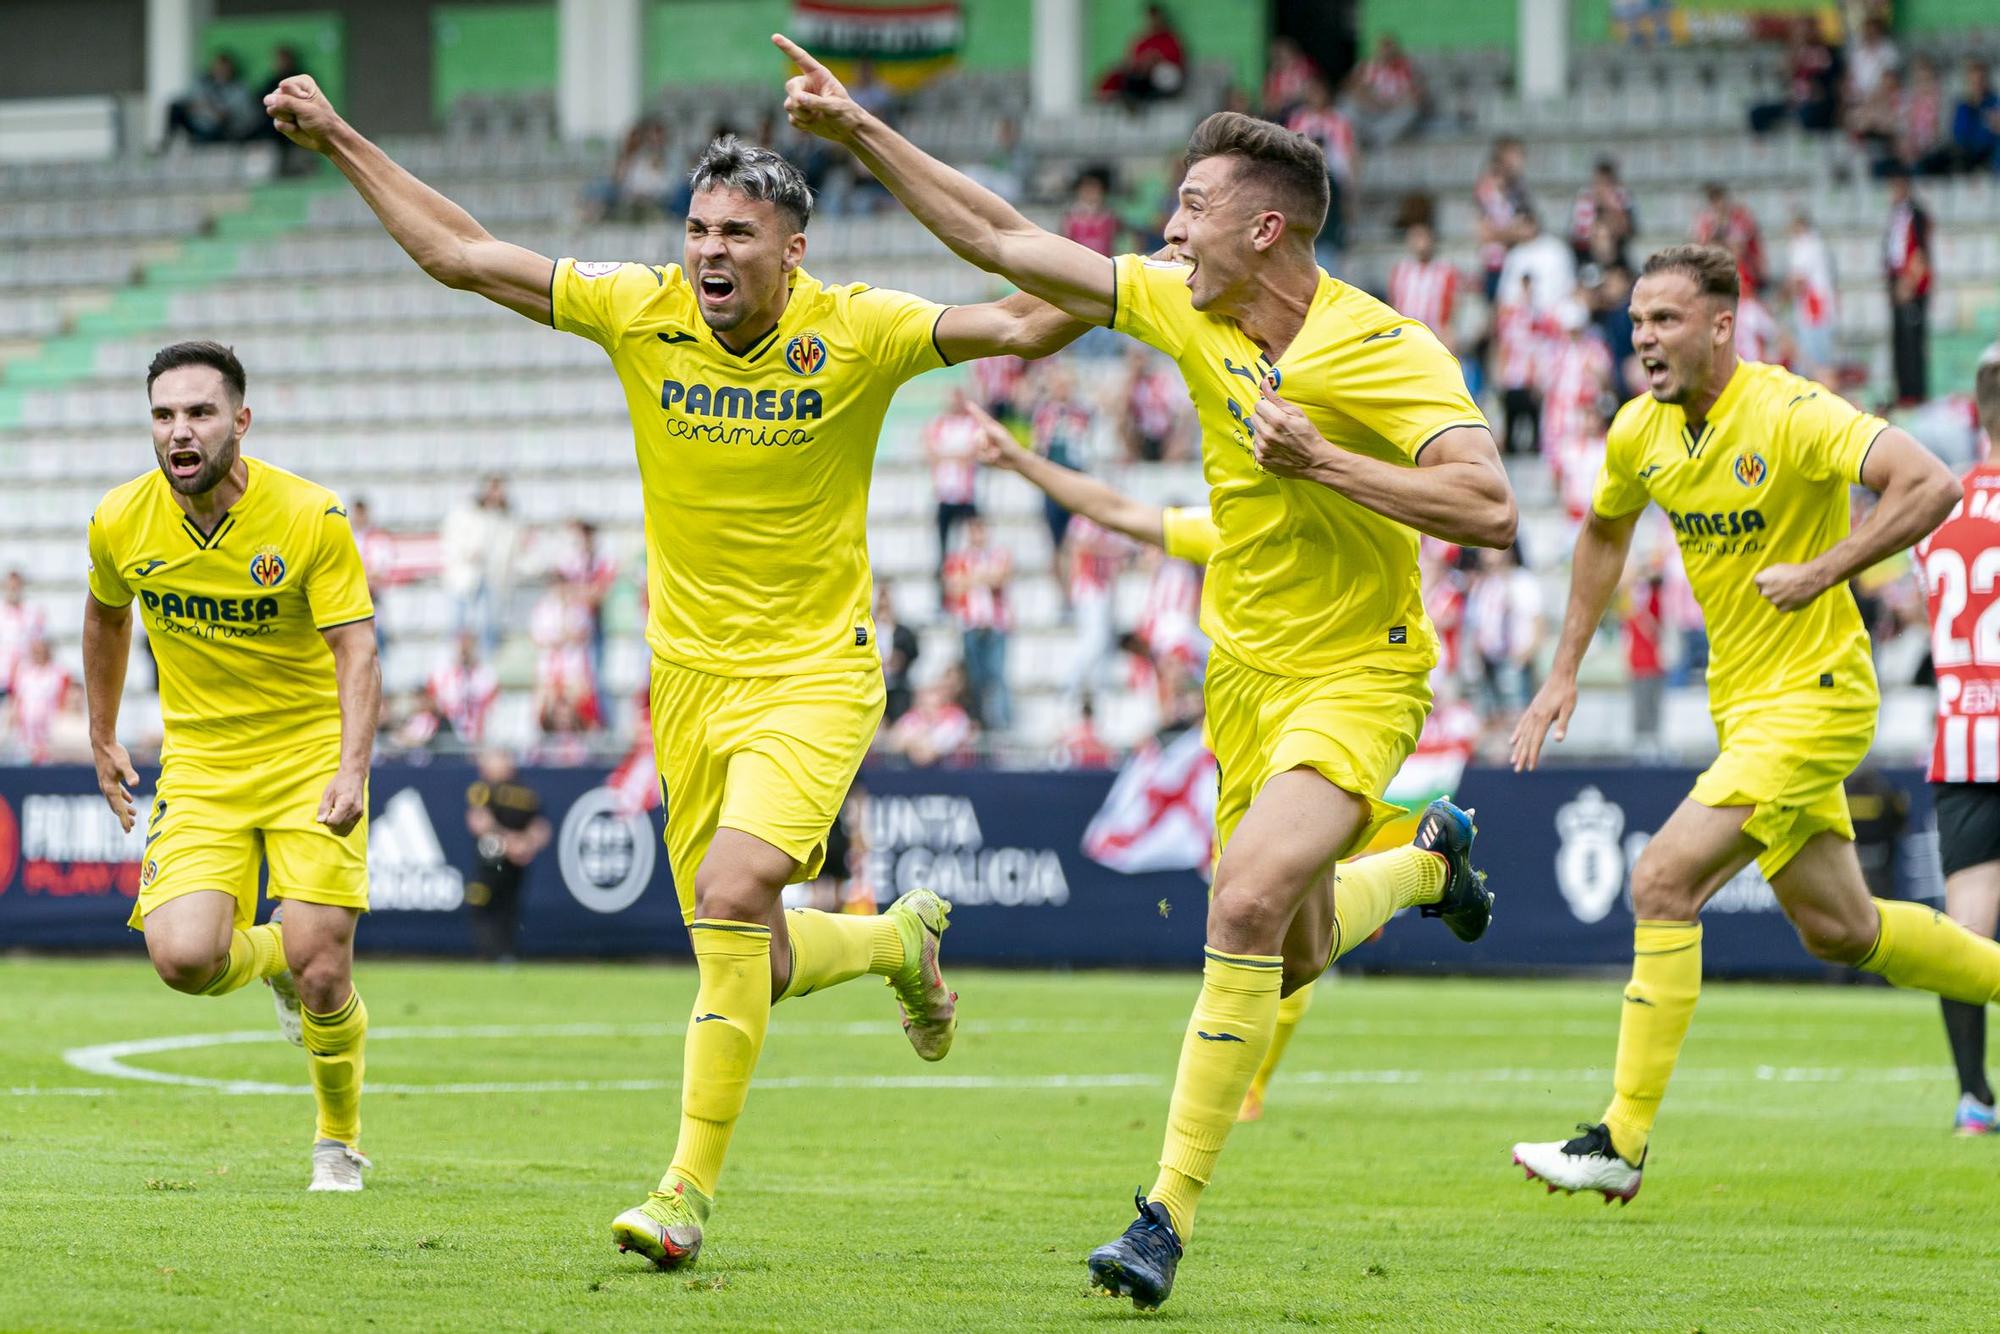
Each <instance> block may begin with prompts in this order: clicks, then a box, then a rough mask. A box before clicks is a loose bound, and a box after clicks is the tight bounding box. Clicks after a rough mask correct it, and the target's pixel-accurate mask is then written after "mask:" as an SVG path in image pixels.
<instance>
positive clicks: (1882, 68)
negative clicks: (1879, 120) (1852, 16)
mask: <svg viewBox="0 0 2000 1334" xmlns="http://www.w3.org/2000/svg"><path fill="white" fill-rule="evenodd" d="M1902 64H1903V54H1902V52H1900V51H1898V50H1897V49H1896V44H1895V43H1894V42H1893V41H1891V40H1890V39H1889V24H1888V22H1887V21H1886V20H1885V19H1883V18H1882V17H1881V16H1880V15H1878V14H1871V15H1869V16H1868V17H1867V18H1865V19H1863V20H1862V21H1861V35H1860V36H1859V37H1857V38H1856V39H1855V40H1854V42H1853V44H1852V45H1851V46H1850V47H1849V48H1848V52H1847V106H1848V111H1849V113H1850V114H1852V112H1853V111H1854V109H1855V108H1857V107H1860V106H1865V105H1867V104H1869V103H1870V102H1872V101H1874V100H1875V99H1876V98H1877V97H1878V96H1879V94H1880V93H1881V90H1882V80H1883V77H1884V76H1885V75H1889V74H1893V73H1895V72H1897V71H1898V70H1900V69H1901V68H1902Z"/></svg>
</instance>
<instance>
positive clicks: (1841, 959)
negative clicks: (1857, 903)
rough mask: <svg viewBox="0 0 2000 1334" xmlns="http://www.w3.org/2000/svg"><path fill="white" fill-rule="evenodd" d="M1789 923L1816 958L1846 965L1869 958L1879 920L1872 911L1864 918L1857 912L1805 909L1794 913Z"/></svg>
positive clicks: (1879, 930) (1879, 923)
mask: <svg viewBox="0 0 2000 1334" xmlns="http://www.w3.org/2000/svg"><path fill="white" fill-rule="evenodd" d="M1792 926H1793V927H1794V928H1796V929H1797V931H1798V933H1799V942H1800V943H1801V944H1803V945H1804V946H1805V947H1806V952H1807V953H1809V954H1811V955H1812V956H1813V957H1814V958H1815V959H1824V960H1825V961H1826V962H1828V963H1842V964H1849V965H1852V964H1857V963H1860V962H1861V961H1862V960H1863V959H1865V958H1867V957H1868V952H1869V951H1870V950H1872V949H1874V948H1875V939H1876V937H1877V936H1878V935H1879V934H1880V932H1881V922H1880V920H1879V919H1877V918H1876V917H1874V915H1873V914H1872V913H1871V914H1869V915H1868V917H1867V919H1866V920H1864V919H1863V918H1862V917H1861V916H1860V915H1858V914H1835V913H1828V912H1821V911H1817V910H1807V911H1804V912H1799V913H1796V914H1794V915H1793V917H1792Z"/></svg>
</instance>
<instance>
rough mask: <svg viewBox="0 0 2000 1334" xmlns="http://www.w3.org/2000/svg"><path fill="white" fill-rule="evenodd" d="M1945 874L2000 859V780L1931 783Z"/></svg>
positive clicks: (1955, 872) (1941, 859)
mask: <svg viewBox="0 0 2000 1334" xmlns="http://www.w3.org/2000/svg"><path fill="white" fill-rule="evenodd" d="M1931 804H1932V806H1933V807H1935V809H1936V811H1937V828H1938V860H1939V861H1940V862H1941V863H1943V865H1944V873H1945V874H1946V875H1956V874H1957V873H1958V872H1960V871H1963V870H1967V869H1969V868H1971V867H1974V866H1982V865H1984V864H1985V863H1987V862H2000V783H1932V784H1931Z"/></svg>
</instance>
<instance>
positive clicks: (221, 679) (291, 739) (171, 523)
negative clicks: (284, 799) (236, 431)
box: [89, 455, 375, 760]
mask: <svg viewBox="0 0 2000 1334" xmlns="http://www.w3.org/2000/svg"><path fill="white" fill-rule="evenodd" d="M243 466H244V467H245V469H247V470H248V472H249V480H248V482H247V483H246V484H245V486H244V489H243V496H242V498H241V499H239V500H238V501H237V502H236V503H235V504H234V505H232V506H230V508H229V512H228V513H227V514H225V515H223V517H222V521H221V522H220V523H219V524H217V525H216V527H215V531H214V532H212V533H206V534H204V533H203V532H202V531H201V529H199V528H197V527H196V526H195V524H194V521H193V520H192V519H190V518H188V516H187V512H186V511H185V510H183V509H181V507H180V506H179V505H178V504H176V503H175V501H174V495H173V488H172V486H171V485H170V484H169V483H168V481H167V479H166V477H165V476H163V475H162V474H161V473H160V472H159V471H158V470H157V469H155V470H154V471H151V472H148V473H147V474H146V475H145V476H143V477H136V478H134V479H133V480H131V481H129V482H127V483H125V484H124V485H123V486H120V487H117V488H115V489H113V490H112V491H111V492H110V493H109V494H107V495H106V496H105V497H104V499H103V500H101V501H99V502H98V505H97V509H96V512H94V513H93V514H92V515H91V516H90V575H89V582H90V595H91V596H92V597H94V598H96V599H97V600H98V601H99V602H101V603H103V604H104V605H105V606H107V607H124V606H129V605H130V604H132V603H133V602H137V603H138V604H139V619H140V621H141V622H142V623H143V624H144V626H145V628H146V638H147V640H148V641H149V642H150V643H151V644H152V647H153V658H154V661H156V662H157V663H158V664H159V671H160V713H161V717H162V719H163V721H164V722H165V724H166V737H165V745H164V747H163V748H162V758H163V759H171V758H174V757H175V756H183V755H184V756H190V757H195V758H214V759H219V758H224V757H227V758H229V759H231V760H240V759H241V758H242V757H243V756H245V755H249V754H256V753H259V752H263V751H270V750H276V749H303V748H307V747H311V746H313V745H315V744H318V743H331V744H332V745H334V746H336V747H338V745H339V744H340V697H339V694H338V692H337V691H336V689H335V684H334V672H333V650H331V649H329V648H328V647H327V646H326V640H325V639H324V638H322V637H321V634H320V632H321V631H323V630H330V629H332V628H333V627H334V626H337V625H347V624H350V623H351V622H354V621H365V620H367V619H369V618H370V617H372V616H373V615H374V614H375V608H374V605H373V604H372V603H371V602H370V601H369V599H368V580H367V577H366V576H365V575H364V574H363V573H362V570H361V553H360V552H359V551H358V550H356V549H355V545H354V530H353V529H352V528H350V527H349V526H348V523H347V511H346V509H344V508H343V507H342V506H341V503H340V501H339V499H338V498H337V497H336V496H335V495H334V494H333V492H331V491H329V490H327V489H326V488H325V487H323V486H318V485H316V484H314V483H312V482H309V481H307V480H306V479H305V478H303V477H298V476H295V475H293V474H292V473H288V472H286V471H285V470H284V469H283V468H277V467H273V466H272V465H270V464H268V463H266V462H264V461H263V460H262V459H254V458H251V457H249V456H248V455H245V456H244V459H243Z"/></svg>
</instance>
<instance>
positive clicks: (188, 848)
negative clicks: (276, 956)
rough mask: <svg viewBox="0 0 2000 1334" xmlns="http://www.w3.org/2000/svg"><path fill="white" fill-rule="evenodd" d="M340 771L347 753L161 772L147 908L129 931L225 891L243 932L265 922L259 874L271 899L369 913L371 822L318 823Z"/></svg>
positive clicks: (142, 876) (146, 873) (143, 900)
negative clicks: (190, 897)
mask: <svg viewBox="0 0 2000 1334" xmlns="http://www.w3.org/2000/svg"><path fill="white" fill-rule="evenodd" d="M339 768H340V751H339V748H338V747H335V748H333V749H330V750H326V751H324V752H322V753H319V754H312V753H310V752H309V753H308V754H307V755H306V756H305V757H303V758H302V757H299V756H296V755H293V754H289V753H286V754H280V755H276V756H268V757H263V758H261V759H260V758H258V757H246V758H245V759H243V760H242V761H240V762H235V761H232V762H230V763H229V764H227V765H226V766H225V765H223V764H220V763H215V762H211V761H205V760H196V759H189V758H186V757H177V758H174V759H170V760H168V761H167V762H166V764H165V765H164V766H163V767H162V769H161V770H160V782H159V786H158V787H157V788H156V789H155V791H154V795H153V805H152V809H151V811H150V812H149V813H148V815H147V818H146V855H145V860H144V861H143V862H142V863H141V865H140V868H139V901H138V903H136V904H135V905H133V908H132V916H131V917H130V919H128V920H129V924H130V925H132V926H134V927H138V928H140V929H144V927H145V922H146V914H147V913H149V912H151V911H152V910H153V909H155V908H157V907H159V906H160V905H161V904H162V903H165V902H166V901H167V900H169V899H177V898H179V897H180V896H181V895H183V894H192V893H194V892H196V891H197V890H203V889H219V890H221V891H222V892H223V893H225V894H233V895H235V896H236V925H237V926H238V927H246V926H249V925H250V924H251V923H252V922H254V921H256V920H257V869H258V863H259V862H260V861H265V862H269V863H270V867H271V876H270V884H269V886H268V887H267V889H266V893H267V894H269V896H270V897H271V898H273V899H298V900H299V901H300V902H303V903H325V904H331V905H333V906H334V907H338V908H359V909H360V910H361V911H363V912H366V911H367V910H368V817H367V816H366V815H365V814H364V815H363V816H362V817H361V821H360V823H358V824H356V825H355V826H354V828H353V829H351V830H349V831H348V833H347V836H346V837H344V838H343V837H340V836H338V835H336V834H335V833H334V832H333V831H332V830H331V829H328V828H327V827H326V826H325V825H323V824H321V823H319V821H317V820H315V819H314V818H313V817H314V816H315V815H317V814H318V813H319V803H320V798H321V797H322V796H324V795H325V794H326V785H327V784H328V783H330V782H332V781H333V775H334V772H335V771H336V770H338V769H339Z"/></svg>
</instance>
